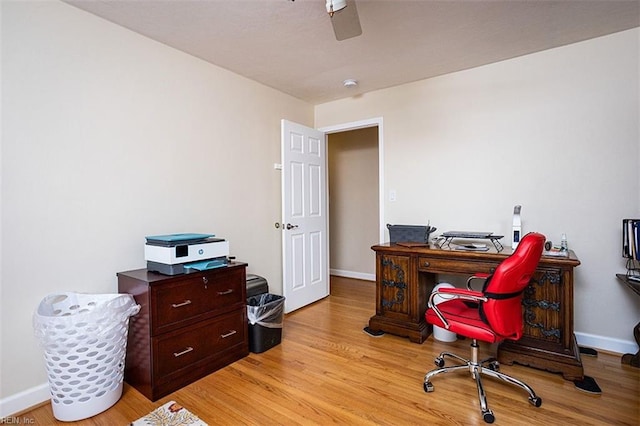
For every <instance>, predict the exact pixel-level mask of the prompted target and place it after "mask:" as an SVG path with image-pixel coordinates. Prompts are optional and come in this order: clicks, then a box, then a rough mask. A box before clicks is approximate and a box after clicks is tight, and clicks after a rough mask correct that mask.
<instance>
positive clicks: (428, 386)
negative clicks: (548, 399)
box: [424, 339, 542, 423]
mask: <svg viewBox="0 0 640 426" xmlns="http://www.w3.org/2000/svg"><path fill="white" fill-rule="evenodd" d="M478 349H479V346H478V342H477V341H476V340H475V339H474V340H473V341H472V342H471V359H465V358H462V357H460V356H458V355H456V354H453V353H450V352H442V353H440V355H438V357H437V358H436V359H435V364H436V366H438V368H436V369H435V370H431V371H429V372H428V373H427V374H426V375H425V376H424V391H425V392H433V391H434V387H433V384H432V383H431V379H432V378H433V377H435V376H437V375H439V374H442V373H450V372H452V371H458V370H468V371H469V372H470V373H471V376H472V377H473V378H474V379H475V380H476V386H477V388H478V399H479V401H480V411H481V412H482V418H483V419H484V421H485V422H487V423H493V421H494V420H495V417H494V415H493V411H491V410H490V409H489V407H488V406H487V397H486V394H485V392H484V387H483V386H482V380H481V376H482V375H483V374H485V375H487V376H490V377H495V378H497V379H500V380H503V381H505V382H507V383H511V384H512V385H516V386H519V387H520V388H522V389H524V390H525V391H526V392H527V393H528V394H529V402H530V403H531V404H532V405H534V406H536V407H540V405H542V398H540V397H538V396H536V394H535V392H534V391H533V389H531V387H529V385H527V384H526V383H524V382H522V381H520V380H518V379H516V378H514V377H511V376H509V375H507V374H504V373H501V372H500V371H498V370H499V369H500V365H499V364H498V361H497V360H495V359H494V358H487V359H485V360H482V361H478ZM445 357H450V358H453V359H456V360H458V361H460V362H461V363H462V364H461V365H452V366H450V367H445V366H444V358H445Z"/></svg>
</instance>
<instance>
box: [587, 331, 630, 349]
mask: <svg viewBox="0 0 640 426" xmlns="http://www.w3.org/2000/svg"><path fill="white" fill-rule="evenodd" d="M575 334H576V340H577V341H578V345H579V346H586V347H589V348H593V349H601V350H603V351H607V352H615V353H618V354H635V353H636V352H638V345H636V343H635V342H632V341H630V340H622V339H614V338H611V337H604V336H596V335H594V334H587V333H577V332H576V333H575Z"/></svg>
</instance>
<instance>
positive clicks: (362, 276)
mask: <svg viewBox="0 0 640 426" xmlns="http://www.w3.org/2000/svg"><path fill="white" fill-rule="evenodd" d="M329 273H330V274H331V275H335V276H337V277H345V278H354V279H356V280H366V281H375V280H376V274H365V273H364V272H353V271H345V270H342V269H330V270H329Z"/></svg>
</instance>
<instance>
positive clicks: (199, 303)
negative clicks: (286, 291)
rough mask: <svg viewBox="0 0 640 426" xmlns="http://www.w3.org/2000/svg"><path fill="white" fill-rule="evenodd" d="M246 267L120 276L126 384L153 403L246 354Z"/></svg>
mask: <svg viewBox="0 0 640 426" xmlns="http://www.w3.org/2000/svg"><path fill="white" fill-rule="evenodd" d="M246 266H247V265H246V264H245V263H239V262H233V263H230V264H229V265H227V266H225V267H221V268H216V269H212V270H209V271H203V272H197V273H191V274H181V275H173V276H168V275H161V274H158V273H155V272H148V271H147V270H146V269H138V270H134V271H127V272H119V273H118V274H117V276H118V291H119V292H120V293H129V294H131V295H133V297H134V298H135V300H136V302H137V303H138V304H139V305H140V306H141V309H140V312H139V313H138V314H137V315H135V316H133V317H131V319H130V323H129V336H128V341H127V357H126V361H125V375H124V378H125V381H126V382H127V383H129V384H130V385H131V386H133V387H134V388H136V389H137V390H138V391H140V392H141V393H142V394H143V395H144V396H146V397H147V398H149V399H150V400H151V401H155V400H157V399H159V398H161V397H163V396H165V395H167V394H169V393H171V392H174V391H176V390H178V389H180V388H181V387H183V386H186V385H188V384H189V383H192V382H194V381H196V380H198V379H200V378H202V377H204V376H206V375H208V374H210V373H212V372H214V371H216V370H218V369H220V368H222V367H224V366H226V365H228V364H230V363H232V362H234V361H237V360H239V359H241V358H243V357H245V356H247V355H248V354H249V338H248V328H247V327H248V326H247V308H246V299H247V297H246V292H247V291H246Z"/></svg>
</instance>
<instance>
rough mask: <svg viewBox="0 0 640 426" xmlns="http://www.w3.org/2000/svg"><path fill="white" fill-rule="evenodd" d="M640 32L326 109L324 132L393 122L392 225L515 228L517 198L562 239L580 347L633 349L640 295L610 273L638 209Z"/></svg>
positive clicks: (388, 179) (389, 143)
mask: <svg viewBox="0 0 640 426" xmlns="http://www.w3.org/2000/svg"><path fill="white" fill-rule="evenodd" d="M639 31H640V30H638V29H634V30H629V31H625V32H621V33H617V34H613V35H610V36H606V37H601V38H598V39H594V40H591V41H585V42H582V43H578V44H574V45H570V46H566V47H562V48H557V49H553V50H548V51H545V52H540V53H537V54H533V55H528V56H524V57H520V58H516V59H512V60H508V61H504V62H500V63H496V64H492V65H487V66H483V67H479V68H475V69H471V70H467V71H462V72H458V73H454V74H449V75H445V76H441V77H437V78H432V79H428V80H423V81H419V82H416V83H412V84H407V85H403V86H399V87H395V88H390V89H386V90H380V91H376V92H370V93H367V94H364V95H362V96H359V97H356V98H350V99H343V100H339V101H335V102H330V103H326V104H323V105H319V106H316V110H315V114H316V126H318V127H323V126H330V125H335V124H336V123H344V122H351V121H358V120H363V119H367V118H371V117H384V123H385V126H384V140H385V166H384V183H383V185H384V188H385V193H386V201H385V207H384V209H385V210H384V211H385V218H384V222H388V223H423V222H424V220H425V218H430V219H431V224H432V225H434V226H437V227H438V229H439V230H440V231H447V230H480V231H484V230H488V231H493V232H495V233H504V234H505V235H508V231H509V229H510V225H511V216H512V212H513V206H514V205H516V204H521V205H522V217H523V227H524V231H533V230H536V231H540V232H542V233H544V234H545V235H546V236H547V238H548V239H550V240H552V241H555V242H559V240H560V236H561V234H562V233H566V234H567V236H568V240H569V245H570V248H572V249H574V250H575V251H576V253H577V255H578V257H579V258H580V260H581V262H582V265H581V266H579V267H578V268H577V269H576V276H575V287H574V294H575V305H574V306H575V317H574V318H575V330H576V332H577V334H578V341H579V342H580V343H582V342H586V343H590V337H592V336H595V337H596V339H595V340H596V341H597V343H598V344H599V345H600V347H601V348H608V349H610V350H626V351H629V352H631V351H633V352H635V350H636V348H637V346H636V345H635V342H634V341H633V337H632V328H633V326H634V325H635V324H636V323H637V322H638V320H640V298H638V297H637V296H636V295H635V294H633V293H632V292H631V291H630V290H629V289H627V288H625V287H624V286H623V285H622V284H621V283H619V282H618V281H617V280H616V278H615V274H616V273H620V272H623V271H624V261H623V259H622V258H621V222H622V219H623V218H624V217H640V178H639V172H638V169H639V167H638V166H639V164H640V149H639V148H640V138H639V107H638V103H639V99H640V94H639V89H638V78H639V77H638V76H639V46H638V40H639ZM390 190H395V191H396V194H397V201H395V202H389V201H388V194H389V191H390ZM505 242H506V243H507V244H510V243H511V241H510V239H509V238H508V237H506V238H505Z"/></svg>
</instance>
